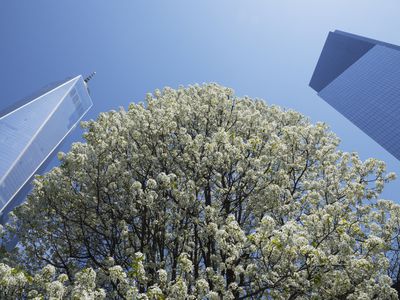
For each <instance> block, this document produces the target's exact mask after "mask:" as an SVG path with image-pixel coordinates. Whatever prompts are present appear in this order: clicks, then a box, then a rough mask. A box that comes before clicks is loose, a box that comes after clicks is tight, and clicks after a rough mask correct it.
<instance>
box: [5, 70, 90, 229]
mask: <svg viewBox="0 0 400 300" xmlns="http://www.w3.org/2000/svg"><path fill="white" fill-rule="evenodd" d="M94 74H95V73H92V74H91V75H90V76H88V77H87V78H86V79H84V78H83V77H82V76H81V75H79V76H76V77H74V78H69V79H66V80H64V81H61V82H58V83H55V84H51V85H48V86H46V87H45V88H44V89H42V90H40V91H39V92H38V93H36V94H35V95H33V96H31V97H28V98H27V99H24V100H22V101H20V102H18V103H17V104H16V105H14V106H13V107H11V108H9V109H7V110H4V111H2V112H0V224H4V223H5V222H7V214H8V213H9V212H10V211H11V210H12V209H14V208H15V207H16V206H18V205H20V204H21V203H22V202H23V201H24V200H25V198H26V196H27V194H28V193H29V191H30V188H31V181H32V178H33V176H34V175H35V174H38V173H40V172H41V171H42V170H43V169H44V168H45V166H46V165H47V164H48V162H49V161H50V160H51V159H52V158H53V156H54V154H55V153H56V152H57V149H58V148H59V146H60V145H61V143H62V142H63V141H64V140H65V138H66V137H67V136H68V134H70V133H71V131H72V130H73V128H74V127H76V125H77V124H78V123H79V121H80V120H81V119H82V117H83V116H84V115H85V114H86V113H87V112H88V110H89V109H90V108H91V107H92V105H93V102H92V99H91V98H90V95H89V90H88V87H87V83H88V82H89V80H90V79H91V78H92V77H93V76H94Z"/></svg>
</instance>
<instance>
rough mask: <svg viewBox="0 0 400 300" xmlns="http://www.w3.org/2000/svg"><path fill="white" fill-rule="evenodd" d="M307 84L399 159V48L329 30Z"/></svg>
mask: <svg viewBox="0 0 400 300" xmlns="http://www.w3.org/2000/svg"><path fill="white" fill-rule="evenodd" d="M310 86H311V87H312V88H313V89H314V90H315V91H317V92H318V95H319V96H320V97H321V98H322V99H324V100H325V101H326V102H328V103H329V104H330V105H331V106H332V107H333V108H335V109H336V110H337V111H338V112H340V113H341V114H342V115H344V116H345V117H346V118H347V119H349V120H350V121H351V122H352V123H353V124H355V125H356V126H357V127H359V128H360V129H361V130H363V131H364V132H365V133H366V134H368V135H369V136H370V137H371V138H372V139H374V140H375V141H376V142H377V143H379V144H380V145H381V146H382V147H383V148H385V149H386V150H387V151H388V152H390V153H391V154H392V155H393V156H395V157H396V158H397V159H400V47H399V46H396V45H392V44H388V43H384V42H380V41H377V40H373V39H369V38H365V37H361V36H357V35H354V34H350V33H346V32H342V31H338V30H336V31H334V32H330V33H329V35H328V38H327V40H326V42H325V45H324V47H323V49H322V53H321V56H320V58H319V60H318V63H317V66H316V68H315V70H314V74H313V75H312V78H311V81H310Z"/></svg>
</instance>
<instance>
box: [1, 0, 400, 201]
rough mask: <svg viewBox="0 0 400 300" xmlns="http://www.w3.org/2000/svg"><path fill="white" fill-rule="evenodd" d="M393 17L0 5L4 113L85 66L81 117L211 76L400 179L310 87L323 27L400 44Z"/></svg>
mask: <svg viewBox="0 0 400 300" xmlns="http://www.w3.org/2000/svg"><path fill="white" fill-rule="evenodd" d="M399 12H400V1H399V0H379V1H378V0H351V1H350V0H324V1H322V0H303V1H301V0H274V1H271V0H259V1H253V0H248V1H245V0H241V1H235V0H207V1H205V0H203V1H188V0H180V1H174V0H168V1H167V0H159V1H152V0H142V1H134V0H119V1H106V0H85V1H82V0H68V1H54V0H47V1H44V0H35V1H22V0H21V1H17V0H3V1H1V2H0V79H1V80H0V109H1V108H4V107H6V106H8V105H10V104H12V103H13V102H14V101H17V100H18V99H20V98H22V97H24V96H26V95H28V94H29V93H31V92H34V91H35V90H38V89H39V88H40V87H42V86H44V85H46V84H47V83H50V82H52V81H55V80H59V79H63V78H65V77H68V76H73V75H78V74H83V75H87V74H89V73H91V72H92V71H97V75H96V77H95V79H94V80H93V81H92V82H91V92H92V98H93V101H94V103H95V104H94V107H93V108H92V110H91V112H90V113H89V114H88V115H87V117H86V118H95V117H96V115H97V114H98V113H99V112H101V111H107V110H110V109H117V108H118V107H120V106H123V107H127V105H128V104H129V103H130V102H136V101H140V100H142V99H144V96H145V94H146V93H147V92H150V91H153V90H154V89H155V88H162V87H164V86H171V87H174V88H176V87H177V86H178V85H180V84H183V85H188V84H192V83H203V82H210V81H212V82H218V83H220V84H222V85H225V86H229V87H232V88H234V89H235V91H236V94H237V95H240V96H243V95H249V96H251V97H259V98H263V99H265V100H266V101H267V102H268V103H271V104H272V103H273V104H277V105H280V106H282V107H285V108H292V109H295V110H298V111H300V112H302V113H303V114H305V115H307V116H309V117H310V118H311V120H312V121H313V122H316V121H324V122H326V123H328V124H329V125H330V126H331V128H332V130H333V131H334V132H336V133H337V135H338V136H339V137H340V138H341V139H342V144H341V149H343V150H345V151H357V152H359V153H360V155H361V157H362V158H363V159H366V158H368V157H376V158H379V159H382V160H385V161H386V162H387V165H388V168H389V170H390V171H395V172H396V173H398V174H399V175H400V170H399V167H400V163H399V162H398V161H397V160H396V159H395V158H394V157H393V156H391V155H390V154H389V153H387V152H386V151H385V150H384V149H382V148H381V147H380V146H379V145H378V144H376V143H375V142H374V141H373V140H371V139H370V138H369V137H368V136H367V135H365V134H364V133H363V132H362V131H360V130H359V129H358V128H357V127H355V126H354V125H352V124H351V123H350V122H349V121H347V120H346V119H345V118H344V117H342V116H341V115H340V114H339V113H337V112H336V111H335V110H334V109H333V108H331V107H330V106H329V105H328V104H326V103H325V102H324V101H323V100H321V99H319V98H318V97H317V95H316V94H315V92H314V91H313V90H312V89H311V88H309V87H308V82H309V80H310V78H311V75H312V72H313V69H314V67H315V64H316V62H317V60H318V57H319V54H320V52H321V49H322V46H323V44H324V41H325V38H326V36H327V34H328V32H329V31H330V30H334V29H340V30H343V31H348V32H351V33H355V34H359V35H364V36H367V37H370V38H374V39H378V40H382V41H385V42H389V43H393V44H397V45H400V35H399V28H400V17H399ZM80 134H81V130H76V131H75V133H74V134H73V135H72V137H71V138H70V139H69V141H68V143H67V145H66V146H64V149H63V150H64V151H65V150H67V149H68V148H69V143H70V142H71V140H74V139H75V140H77V139H79V136H80ZM399 187H400V179H399V180H397V181H396V182H394V183H392V184H390V185H389V186H388V187H387V189H386V192H385V193H384V195H383V196H384V197H386V198H388V199H393V200H396V201H399V200H400V189H399Z"/></svg>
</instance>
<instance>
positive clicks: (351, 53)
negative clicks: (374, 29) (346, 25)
mask: <svg viewBox="0 0 400 300" xmlns="http://www.w3.org/2000/svg"><path fill="white" fill-rule="evenodd" d="M373 46H375V44H374V43H371V41H370V40H364V39H359V38H354V37H350V36H347V35H344V34H342V33H338V32H336V31H335V32H330V33H329V35H328V38H327V39H326V42H325V45H324V48H323V49H322V53H321V56H320V57H319V60H318V63H317V66H316V67H315V70H314V73H313V75H312V78H311V81H310V86H311V87H312V88H313V89H314V90H316V91H317V92H319V91H321V90H322V89H323V88H324V87H326V86H327V85H328V84H329V83H330V82H332V80H334V79H335V78H336V77H337V76H339V75H340V74H342V73H343V72H344V71H345V70H346V69H347V68H348V67H350V66H351V65H352V64H353V63H354V62H356V61H357V60H358V59H359V58H360V57H362V56H363V55H364V54H365V53H367V52H368V51H369V50H370V49H371V48H372V47H373Z"/></svg>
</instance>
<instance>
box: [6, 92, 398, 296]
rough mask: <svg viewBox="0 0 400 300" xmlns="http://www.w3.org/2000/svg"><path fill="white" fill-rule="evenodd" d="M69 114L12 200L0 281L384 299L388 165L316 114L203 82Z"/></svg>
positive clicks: (388, 282) (70, 287)
mask: <svg viewBox="0 0 400 300" xmlns="http://www.w3.org/2000/svg"><path fill="white" fill-rule="evenodd" d="M83 127H84V128H85V129H86V131H85V133H84V139H85V142H84V143H75V144H74V145H73V146H72V149H71V151H70V152H69V153H67V154H64V153H60V154H59V159H60V166H59V167H55V168H54V169H52V170H51V171H50V172H49V173H47V174H45V175H43V176H37V177H36V179H35V181H34V189H33V191H32V193H31V195H30V196H29V197H28V199H27V201H26V203H25V204H23V205H22V206H20V207H18V208H17V209H16V210H15V211H14V221H13V222H12V223H11V224H10V225H9V226H8V227H9V228H8V230H9V231H11V232H14V233H16V234H17V235H18V238H19V240H20V243H21V245H22V249H20V250H19V253H18V256H17V258H15V260H16V261H15V262H14V264H15V266H14V267H12V266H11V265H12V264H11V263H8V264H6V263H2V264H0V290H1V292H0V294H1V293H3V295H6V296H7V295H15V296H16V297H21V298H29V297H31V298H34V297H39V296H40V295H42V296H43V297H47V298H50V297H53V298H52V299H62V298H68V297H69V298H72V299H75V298H76V299H81V298H84V297H86V298H87V299H103V298H105V297H107V298H109V299H132V298H133V299H397V293H396V291H395V289H393V288H392V284H393V283H392V279H391V277H392V278H393V279H395V281H396V276H398V265H397V253H398V251H397V250H398V246H397V245H398V243H397V238H398V232H399V224H400V208H399V206H398V205H397V204H395V203H393V202H391V201H388V200H380V199H379V194H380V193H381V192H382V189H383V187H384V184H385V183H386V182H388V181H389V180H392V179H393V178H394V174H392V173H389V174H387V173H386V169H385V164H384V162H382V161H378V160H376V159H367V160H366V161H362V160H361V159H360V158H359V157H358V155H357V154H356V153H346V152H342V151H340V150H338V148H337V147H338V145H339V139H338V138H337V137H336V136H335V135H334V134H333V133H331V132H330V131H329V129H328V128H327V126H326V125H325V124H323V123H316V124H312V123H311V122H310V121H309V120H308V119H307V118H306V117H304V116H303V115H301V114H300V113H297V112H295V111H292V110H283V109H281V108H279V107H277V106H269V105H267V104H266V103H265V102H264V101H262V100H258V99H251V98H249V97H237V96H235V95H234V92H233V90H231V89H229V88H225V87H222V86H219V85H217V84H204V85H201V86H199V85H195V86H189V87H187V88H184V87H180V88H178V89H176V90H175V89H172V88H164V89H163V90H162V91H160V90H156V91H155V92H154V93H153V94H148V95H147V97H146V101H145V103H139V104H131V105H130V106H129V109H128V110H127V111H125V110H123V109H121V110H119V111H110V112H107V113H101V114H100V115H99V117H98V118H97V120H95V121H89V122H86V123H83ZM16 265H18V267H17V266H16ZM57 276H58V277H57ZM7 293H8V294H7Z"/></svg>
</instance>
